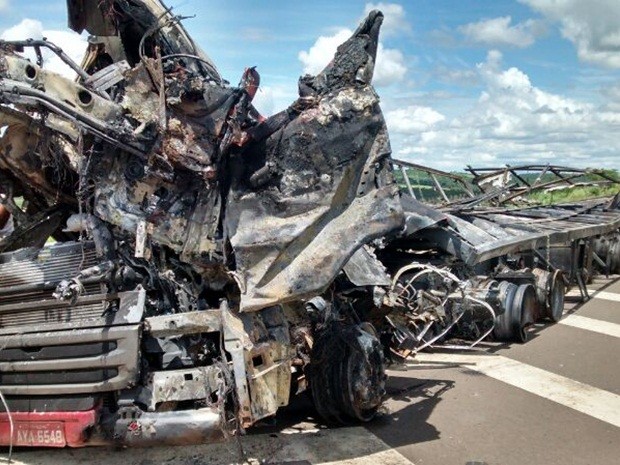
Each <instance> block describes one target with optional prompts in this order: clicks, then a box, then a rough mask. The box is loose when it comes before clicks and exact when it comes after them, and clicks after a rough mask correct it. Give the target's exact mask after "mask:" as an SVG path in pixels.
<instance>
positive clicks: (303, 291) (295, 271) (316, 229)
mask: <svg viewBox="0 0 620 465" xmlns="http://www.w3.org/2000/svg"><path fill="white" fill-rule="evenodd" d="M381 21H382V15H381V14H380V13H376V14H374V15H373V14H371V15H370V16H369V18H368V19H367V20H366V21H365V22H364V23H363V24H362V25H361V26H360V28H359V29H358V30H357V31H356V32H355V33H354V35H353V36H352V37H351V39H349V40H348V41H347V42H346V43H345V44H343V45H342V46H341V47H340V48H339V49H338V53H337V54H336V57H335V59H334V61H333V62H332V63H331V64H330V65H329V66H328V67H327V68H326V69H325V70H324V71H323V72H322V73H321V74H319V75H318V76H316V77H315V78H311V77H306V78H302V80H301V82H300V90H301V95H302V98H304V100H303V103H307V101H308V100H312V101H314V102H315V103H314V104H310V105H309V106H308V107H307V108H305V109H303V110H302V111H301V112H300V113H299V115H298V116H297V117H295V118H294V119H293V120H292V121H290V122H289V123H288V124H286V125H284V126H283V127H282V128H280V129H279V130H277V131H276V132H275V133H273V134H272V135H271V136H270V137H269V138H268V139H267V140H266V141H265V142H264V144H261V145H260V146H258V147H255V148H254V150H252V148H250V149H249V151H248V152H249V154H248V155H246V156H249V157H253V156H254V157H259V156H261V155H262V156H264V166H267V167H271V169H270V175H269V180H268V181H267V184H266V185H263V186H261V188H260V189H255V188H252V187H251V186H250V185H248V184H249V183H248V182H247V180H246V182H243V181H242V182H233V186H232V189H231V194H230V196H229V199H228V204H227V208H226V211H227V216H226V227H227V230H228V234H229V236H230V242H231V244H232V246H233V248H234V251H235V257H236V265H237V272H236V276H237V279H238V281H239V283H240V287H241V290H242V294H241V310H242V311H250V310H258V309H260V308H264V307H267V306H270V305H275V304H278V303H282V302H287V301H291V300H294V299H300V298H304V297H310V296H313V295H316V294H319V293H321V292H323V291H324V290H325V288H326V287H327V286H328V285H329V284H330V283H331V282H332V281H333V279H334V278H335V276H336V275H337V274H338V273H339V272H340V270H341V269H342V267H343V266H344V265H345V264H346V263H347V261H348V260H349V259H350V257H351V256H352V255H353V253H354V252H355V251H356V250H358V249H359V248H360V247H361V246H362V245H364V244H366V243H368V242H369V241H371V240H373V239H374V238H378V237H381V236H385V235H387V234H389V233H390V232H392V231H395V230H397V229H399V228H400V227H402V224H403V221H404V218H403V212H402V207H401V204H400V200H399V198H398V191H397V187H396V185H395V184H394V181H393V177H392V173H391V166H390V164H389V154H390V146H389V140H388V137H387V130H386V126H385V121H384V118H383V115H382V113H381V109H380V107H379V98H378V96H377V94H376V93H375V91H374V90H373V88H372V87H371V86H370V84H369V83H368V82H369V81H370V79H371V78H372V71H373V68H374V53H375V48H376V43H377V34H378V29H379V25H380V24H381ZM289 111H290V110H289ZM261 151H262V153H261ZM244 161H245V160H241V161H238V163H241V162H244ZM261 168H263V167H262V166H258V167H256V171H258V170H259V169H261Z"/></svg>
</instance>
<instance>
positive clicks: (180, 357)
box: [0, 0, 620, 447]
mask: <svg viewBox="0 0 620 465" xmlns="http://www.w3.org/2000/svg"><path fill="white" fill-rule="evenodd" d="M67 4H68V12H69V24H70V27H71V28H73V29H74V30H76V31H77V32H82V31H84V30H85V31H87V32H88V33H89V34H91V37H90V38H89V44H88V48H87V50H86V53H85V56H84V59H83V61H82V63H81V64H77V63H74V62H72V61H71V60H70V58H68V57H67V56H66V55H65V54H64V53H63V52H62V50H61V47H62V45H63V44H50V43H49V42H47V41H45V40H42V41H41V40H40V41H34V40H29V41H15V42H10V41H0V128H4V129H3V133H2V135H1V136H0V188H1V192H0V201H1V205H0V228H1V230H0V348H1V349H0V397H1V398H2V403H1V405H2V407H1V411H0V444H5V445H16V446H53V447H63V446H71V447H77V446H82V445H87V444H88V445H97V444H109V443H116V444H126V445H147V444H163V443H165V444H189V443H199V442H207V441H214V440H219V439H225V438H227V437H230V436H231V435H235V434H239V433H243V432H244V430H245V429H246V428H248V427H251V426H252V425H253V424H255V423H256V422H258V421H259V420H261V419H264V418H268V417H274V416H275V414H276V412H277V411H278V409H279V408H281V407H283V406H286V405H287V404H288V403H289V401H290V396H291V395H297V394H302V395H303V393H304V392H306V394H308V395H310V397H311V398H312V399H313V401H314V404H315V407H316V411H317V412H318V413H319V415H320V416H321V417H322V418H323V419H324V420H325V421H326V422H329V423H340V424H349V423H352V422H364V421H369V420H371V419H372V418H373V417H374V416H375V415H376V414H377V412H378V410H379V408H380V406H381V403H382V401H383V398H384V395H385V380H386V371H385V370H386V365H387V363H396V362H398V361H399V360H402V359H404V358H406V357H409V356H413V355H414V354H415V353H416V352H417V351H419V350H422V349H424V348H426V347H429V346H433V345H437V344H441V343H443V344H449V343H450V339H451V338H453V337H454V336H458V337H460V338H461V339H463V338H464V339H470V340H471V339H473V344H476V343H477V342H479V341H480V340H482V339H484V338H486V337H494V338H495V339H498V340H520V341H524V340H526V339H527V327H528V326H529V325H530V324H531V323H532V322H533V321H534V320H536V319H539V318H548V319H551V320H553V321H557V320H558V319H559V318H560V317H561V313H562V312H561V310H562V306H563V299H564V292H565V289H566V286H567V285H571V284H573V283H576V284H578V285H579V286H580V288H581V289H582V290H584V292H586V291H585V289H586V288H585V285H584V284H583V283H584V281H585V280H587V279H588V278H589V276H591V275H592V273H593V272H594V269H595V267H597V266H598V267H599V268H600V269H601V270H603V271H605V272H615V271H617V270H618V264H619V263H620V258H618V252H619V250H620V248H619V247H617V244H618V242H620V241H619V239H618V226H619V225H620V219H619V218H620V215H619V211H618V201H617V199H616V201H611V202H610V201H609V200H601V201H595V202H591V203H580V204H577V205H565V206H556V207H551V208H538V209H536V208H525V209H517V210H510V211H508V210H506V209H503V210H501V211H498V210H497V208H496V205H495V206H493V205H488V204H485V203H484V202H485V200H486V199H487V197H485V196H484V195H482V197H479V198H476V199H475V201H474V202H473V203H472V202H469V203H467V204H466V206H463V205H461V204H459V207H458V208H455V209H449V208H441V209H437V208H434V207H431V206H428V205H424V204H423V203H421V202H419V201H417V200H416V199H415V198H413V195H408V194H407V193H405V192H400V190H399V186H398V185H397V183H396V182H395V177H394V171H393V168H394V164H395V161H394V160H392V158H391V153H390V152H391V151H390V143H389V137H388V133H387V129H386V124H385V120H384V118H383V115H382V112H381V108H380V105H379V97H378V96H377V94H376V92H375V90H374V88H373V87H372V76H373V72H374V66H375V59H376V52H377V47H378V36H379V30H380V27H381V23H382V20H383V15H382V14H381V13H380V12H378V11H373V12H371V13H370V14H369V15H368V17H367V18H366V19H365V20H364V21H363V22H362V23H361V24H360V26H359V27H358V29H357V30H356V31H355V32H354V33H353V35H352V36H351V38H350V39H348V40H347V41H346V42H345V43H343V44H342V45H341V46H340V47H339V48H338V51H337V52H336V54H335V56H334V59H333V60H332V62H331V63H330V64H329V65H328V66H327V67H326V68H325V69H324V70H323V71H322V72H321V73H319V74H318V75H316V76H303V77H302V78H301V79H300V80H299V98H298V99H297V100H295V101H294V102H293V103H292V104H291V105H290V106H289V107H288V108H287V109H286V110H284V111H282V112H280V113H278V114H276V115H273V116H270V117H264V116H263V115H261V114H259V112H258V111H257V110H256V109H255V108H254V106H253V105H252V100H253V97H254V96H255V94H256V92H257V89H258V87H259V86H260V76H259V74H258V72H257V70H256V69H254V68H248V69H246V70H245V71H244V72H243V74H242V76H241V79H240V82H239V85H238V86H230V85H229V84H228V83H227V82H226V81H225V80H224V79H223V78H222V76H221V75H220V73H219V72H218V70H217V68H216V66H215V65H214V64H213V63H212V61H211V60H210V59H209V57H208V56H207V55H206V54H205V53H204V52H202V51H201V50H200V48H199V47H198V46H197V45H196V44H195V43H194V42H193V40H192V39H191V37H190V36H189V35H188V34H187V32H186V30H185V29H184V27H183V25H182V24H181V19H182V18H179V17H176V16H174V15H173V14H172V12H171V10H170V9H167V8H166V7H165V6H164V5H163V4H162V3H161V2H160V1H159V0H69V1H68V2H67ZM29 50H32V51H34V55H33V56H34V57H35V58H34V59H33V60H32V61H31V60H29V59H27V58H25V57H24V55H23V52H24V51H29ZM49 53H53V54H56V55H57V56H58V57H59V58H60V59H61V60H63V61H64V62H65V63H66V64H67V65H68V66H69V67H70V68H71V69H72V70H73V71H74V72H75V73H76V76H77V77H76V79H75V80H71V79H67V78H65V77H62V76H60V75H58V74H55V73H53V72H50V71H48V70H46V69H45V67H44V66H43V65H44V57H45V56H46V54H49ZM401 166H402V164H401ZM431 171H432V175H433V176H436V175H439V174H440V173H439V172H437V170H431ZM403 172H404V171H403ZM433 179H435V178H433ZM404 181H405V182H406V184H407V187H408V191H409V193H410V194H412V192H413V191H412V186H411V182H410V179H409V178H408V177H405V178H404ZM435 181H437V179H435ZM459 182H460V181H459ZM464 185H465V189H466V190H467V191H468V192H469V193H470V194H471V195H472V196H474V194H473V192H474V191H475V186H470V185H468V184H467V183H466V182H464ZM442 192H443V191H442ZM444 197H445V192H444ZM491 197H492V196H491ZM489 198H490V197H489ZM474 207H475V208H474ZM584 296H587V295H584Z"/></svg>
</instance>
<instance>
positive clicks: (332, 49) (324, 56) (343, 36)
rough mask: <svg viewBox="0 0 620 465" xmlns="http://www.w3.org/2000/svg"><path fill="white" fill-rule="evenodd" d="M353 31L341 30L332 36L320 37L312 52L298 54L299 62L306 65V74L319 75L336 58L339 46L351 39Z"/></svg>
mask: <svg viewBox="0 0 620 465" xmlns="http://www.w3.org/2000/svg"><path fill="white" fill-rule="evenodd" d="M351 34H353V31H351V30H350V29H340V30H339V31H337V32H336V33H335V34H333V35H331V36H320V37H319V38H318V39H317V40H316V42H315V43H314V45H313V46H312V47H310V50H308V51H305V50H302V51H301V52H299V54H298V58H299V60H300V61H301V62H302V64H303V65H304V71H303V72H304V73H307V74H318V73H320V72H321V70H322V69H323V68H325V66H327V64H328V63H329V62H330V61H331V60H332V58H334V54H335V53H336V49H337V48H338V45H340V44H341V43H343V42H344V41H345V40H347V39H348V38H349V37H351Z"/></svg>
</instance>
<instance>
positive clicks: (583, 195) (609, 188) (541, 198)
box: [527, 183, 620, 205]
mask: <svg viewBox="0 0 620 465" xmlns="http://www.w3.org/2000/svg"><path fill="white" fill-rule="evenodd" d="M618 192H620V183H616V184H611V185H606V186H578V187H573V188H566V189H558V190H552V191H547V192H544V191H543V192H533V193H532V194H530V195H528V196H527V199H528V200H529V201H532V202H535V203H540V204H542V205H551V204H555V203H566V202H578V201H580V200H587V199H593V198H597V197H612V196H614V195H616V194H617V193H618Z"/></svg>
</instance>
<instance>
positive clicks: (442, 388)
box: [0, 279, 620, 465]
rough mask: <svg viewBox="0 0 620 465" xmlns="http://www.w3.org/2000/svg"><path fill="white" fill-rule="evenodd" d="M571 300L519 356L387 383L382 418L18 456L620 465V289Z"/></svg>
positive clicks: (459, 363)
mask: <svg viewBox="0 0 620 465" xmlns="http://www.w3.org/2000/svg"><path fill="white" fill-rule="evenodd" d="M589 287H590V288H591V289H596V290H597V292H593V293H592V299H591V300H590V301H588V302H586V303H585V304H578V303H577V299H574V298H570V297H568V302H567V305H566V309H565V317H564V319H563V320H562V322H560V323H558V324H555V325H550V324H540V325H537V326H536V327H534V328H532V331H531V332H532V339H531V340H530V341H529V342H528V343H527V344H524V345H520V344H497V343H484V344H482V345H481V346H480V347H478V348H477V350H475V351H459V352H456V351H452V352H448V351H436V352H432V353H425V354H421V355H420V356H418V358H417V359H416V360H415V361H412V362H411V363H409V364H408V366H407V367H406V370H398V371H393V370H392V371H390V373H389V374H390V380H389V385H388V388H389V389H388V394H389V400H388V401H387V403H386V413H385V414H384V415H382V416H381V417H380V418H379V419H378V420H375V421H374V422H372V423H371V424H370V425H368V426H367V427H350V428H335V429H328V428H325V427H324V426H322V425H320V424H317V423H316V422H315V421H314V420H313V418H312V417H309V416H308V412H310V410H311V409H310V407H309V406H308V405H307V404H304V402H298V403H297V404H295V405H293V406H292V407H291V408H290V409H288V410H287V411H285V412H283V413H282V414H281V415H279V417H278V419H277V424H275V425H265V426H263V427H262V428H258V429H256V430H255V431H254V432H253V433H252V434H250V435H248V436H245V437H243V438H242V439H241V440H240V441H231V442H229V443H226V444H220V445H208V446H195V447H176V448H175V447H167V448H149V449H133V450H107V449H82V450H19V451H16V452H15V453H14V455H13V459H14V461H15V463H24V464H32V465H34V464H42V465H43V464H45V465H48V464H49V465H55V464H58V465H60V464H95V465H97V464H102V465H103V464H111V463H123V464H127V465H134V464H135V465H154V464H160V463H163V464H167V465H173V464H183V465H203V464H205V465H206V464H220V463H222V464H224V463H237V462H243V461H246V462H249V463H271V464H275V463H286V464H290V465H292V464H298V465H302V464H319V463H343V464H393V465H397V464H410V463H414V464H415V465H483V464H485V465H517V464H518V465H524V464H528V465H532V464H533V465H537V464H541V465H542V464H545V465H556V464H557V465H559V464H562V465H566V464H571V465H573V464H583V465H598V464H600V465H614V464H617V463H620V279H611V280H605V279H599V280H596V281H595V282H594V283H593V284H592V285H590V286H589ZM6 457H7V455H6V453H3V454H0V463H2V461H3V460H4V461H5V462H6Z"/></svg>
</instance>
